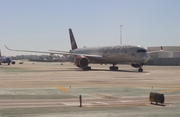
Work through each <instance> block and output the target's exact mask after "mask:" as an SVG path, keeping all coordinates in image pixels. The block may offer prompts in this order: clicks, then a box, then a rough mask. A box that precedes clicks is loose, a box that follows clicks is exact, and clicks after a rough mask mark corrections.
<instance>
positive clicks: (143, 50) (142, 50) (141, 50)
mask: <svg viewBox="0 0 180 117" xmlns="http://www.w3.org/2000/svg"><path fill="white" fill-rule="evenodd" d="M138 52H147V51H146V50H145V49H139V50H137V53H138Z"/></svg>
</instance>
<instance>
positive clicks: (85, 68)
mask: <svg viewBox="0 0 180 117" xmlns="http://www.w3.org/2000/svg"><path fill="white" fill-rule="evenodd" d="M83 70H84V71H85V70H91V67H89V66H87V67H84V68H83Z"/></svg>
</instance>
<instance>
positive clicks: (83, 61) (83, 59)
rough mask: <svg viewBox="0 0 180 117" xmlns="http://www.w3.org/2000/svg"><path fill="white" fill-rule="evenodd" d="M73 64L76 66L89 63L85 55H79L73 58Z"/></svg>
mask: <svg viewBox="0 0 180 117" xmlns="http://www.w3.org/2000/svg"><path fill="white" fill-rule="evenodd" d="M74 64H75V65H76V66H77V67H87V66H88V64H89V60H88V59H87V58H86V57H82V56H79V57H77V58H76V59H75V62H74Z"/></svg>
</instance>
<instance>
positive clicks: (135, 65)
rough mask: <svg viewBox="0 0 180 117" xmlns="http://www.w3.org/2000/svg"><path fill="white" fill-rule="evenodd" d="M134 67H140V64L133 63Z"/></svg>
mask: <svg viewBox="0 0 180 117" xmlns="http://www.w3.org/2000/svg"><path fill="white" fill-rule="evenodd" d="M131 66H132V67H135V68H139V67H140V64H131Z"/></svg>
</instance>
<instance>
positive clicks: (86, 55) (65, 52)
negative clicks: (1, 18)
mask: <svg viewBox="0 0 180 117" xmlns="http://www.w3.org/2000/svg"><path fill="white" fill-rule="evenodd" d="M4 46H5V47H6V48H7V49H8V50H11V51H18V52H34V53H45V54H50V55H54V54H60V55H73V56H85V57H87V58H89V57H90V58H104V57H103V56H101V55H91V54H79V53H71V52H68V51H57V52H55V51H52V52H50V51H32V50H16V49H10V48H8V47H7V46H6V45H4Z"/></svg>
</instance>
